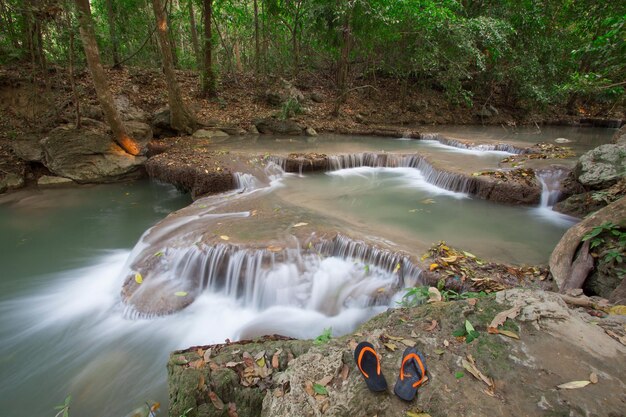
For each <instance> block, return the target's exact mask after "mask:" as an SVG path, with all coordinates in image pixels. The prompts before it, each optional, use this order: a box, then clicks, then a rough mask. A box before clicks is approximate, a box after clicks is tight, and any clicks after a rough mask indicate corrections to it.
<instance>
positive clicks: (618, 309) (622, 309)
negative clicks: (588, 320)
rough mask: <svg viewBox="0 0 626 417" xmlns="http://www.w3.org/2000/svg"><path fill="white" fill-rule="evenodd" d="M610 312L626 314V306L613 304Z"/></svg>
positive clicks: (620, 314)
mask: <svg viewBox="0 0 626 417" xmlns="http://www.w3.org/2000/svg"><path fill="white" fill-rule="evenodd" d="M609 314H614V315H619V316H626V306H623V305H618V306H613V307H611V308H610V309H609Z"/></svg>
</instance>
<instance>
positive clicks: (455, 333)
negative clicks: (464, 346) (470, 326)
mask: <svg viewBox="0 0 626 417" xmlns="http://www.w3.org/2000/svg"><path fill="white" fill-rule="evenodd" d="M452 336H454V337H463V336H465V329H457V330H455V331H453V332H452Z"/></svg>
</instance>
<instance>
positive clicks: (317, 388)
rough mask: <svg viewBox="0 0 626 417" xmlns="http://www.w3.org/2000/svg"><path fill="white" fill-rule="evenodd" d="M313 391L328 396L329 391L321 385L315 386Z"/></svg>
mask: <svg viewBox="0 0 626 417" xmlns="http://www.w3.org/2000/svg"><path fill="white" fill-rule="evenodd" d="M313 391H315V393H316V394H319V395H328V390H327V389H326V387H325V386H323V385H321V384H313Z"/></svg>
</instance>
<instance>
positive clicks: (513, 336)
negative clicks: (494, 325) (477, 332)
mask: <svg viewBox="0 0 626 417" xmlns="http://www.w3.org/2000/svg"><path fill="white" fill-rule="evenodd" d="M496 330H497V332H498V334H501V335H502V336H506V337H510V338H511V339H518V340H519V336H518V335H517V333H515V332H511V331H509V330H498V329H496Z"/></svg>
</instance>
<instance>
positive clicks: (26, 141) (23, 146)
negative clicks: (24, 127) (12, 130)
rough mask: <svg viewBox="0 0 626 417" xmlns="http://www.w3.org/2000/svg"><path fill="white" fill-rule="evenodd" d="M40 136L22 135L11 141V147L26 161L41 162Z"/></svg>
mask: <svg viewBox="0 0 626 417" xmlns="http://www.w3.org/2000/svg"><path fill="white" fill-rule="evenodd" d="M40 141H41V137H40V136H37V135H24V136H22V137H21V138H18V139H16V140H14V141H12V142H11V145H10V146H11V149H12V150H13V152H14V153H15V155H16V156H17V157H18V158H20V159H21V160H23V161H26V162H41V161H42V160H43V148H42V147H41V143H39V142H40Z"/></svg>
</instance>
